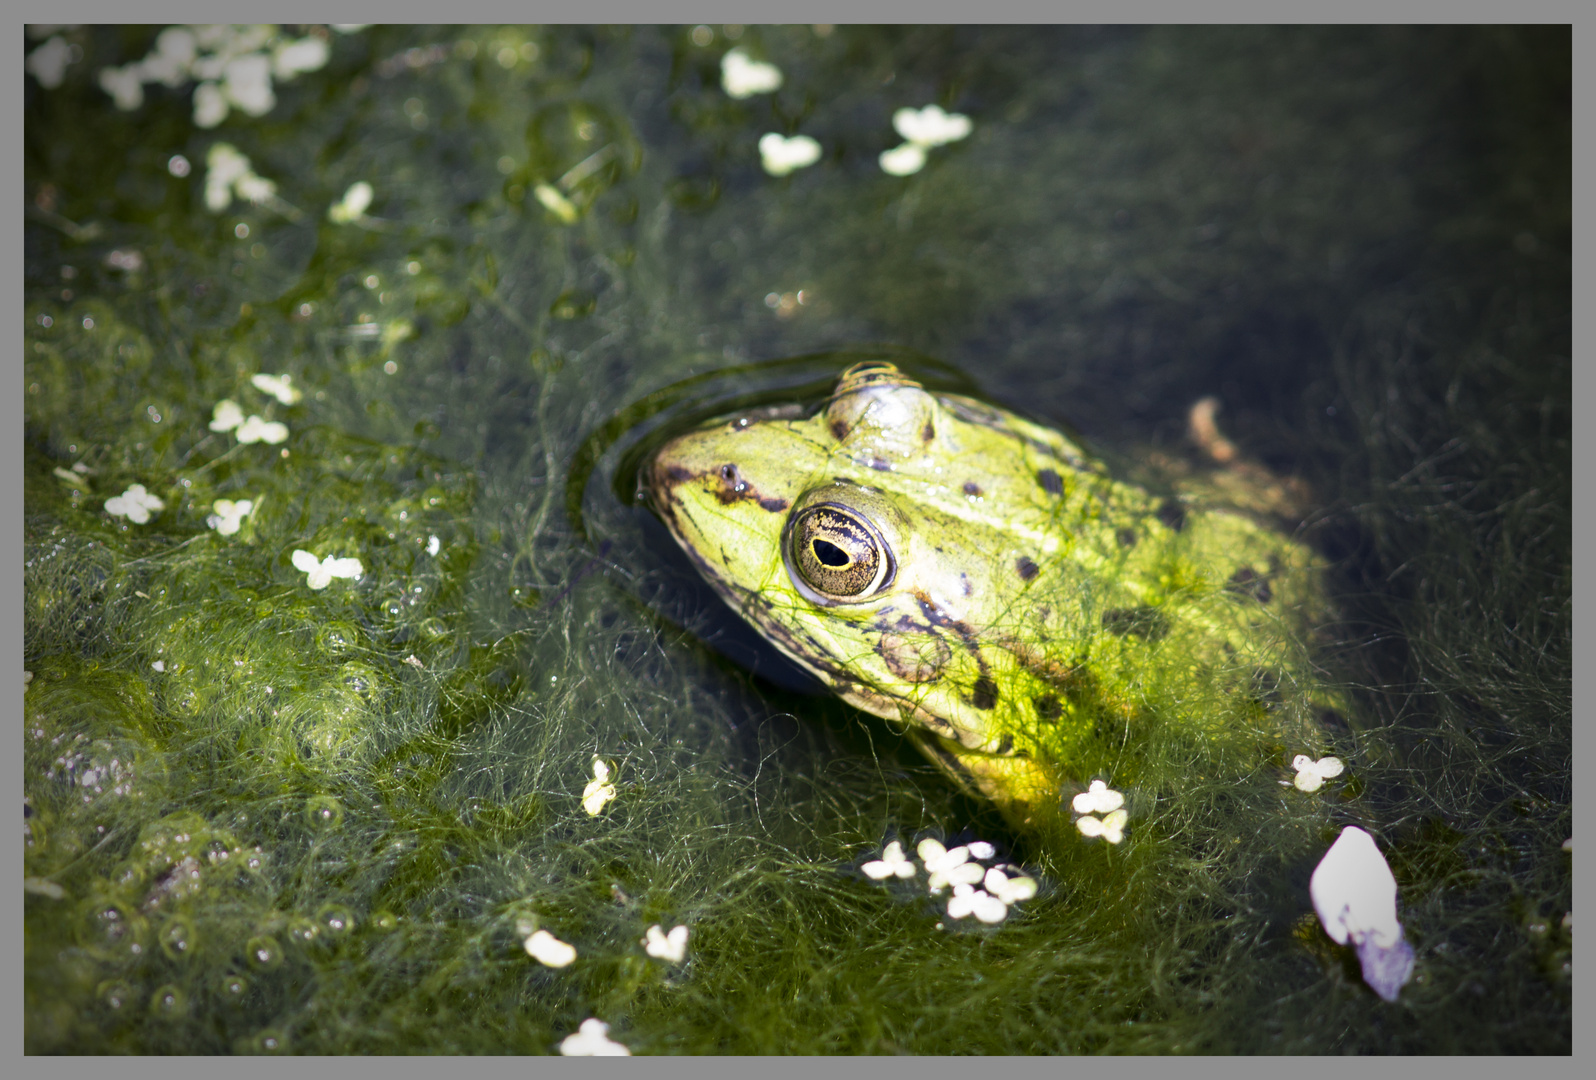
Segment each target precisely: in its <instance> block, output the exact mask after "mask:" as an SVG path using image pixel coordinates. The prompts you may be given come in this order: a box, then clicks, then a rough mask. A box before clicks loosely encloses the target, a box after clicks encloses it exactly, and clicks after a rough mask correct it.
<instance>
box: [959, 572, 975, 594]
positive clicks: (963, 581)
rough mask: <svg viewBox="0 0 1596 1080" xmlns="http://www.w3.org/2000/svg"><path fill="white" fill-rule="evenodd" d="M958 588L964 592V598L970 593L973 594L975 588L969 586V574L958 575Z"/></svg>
mask: <svg viewBox="0 0 1596 1080" xmlns="http://www.w3.org/2000/svg"><path fill="white" fill-rule="evenodd" d="M959 586H960V587H961V588H962V589H963V590H964V595H965V596H969V595H970V594H971V593H973V592H974V591H975V587H974V586H973V585H971V584H970V575H969V574H960V575H959Z"/></svg>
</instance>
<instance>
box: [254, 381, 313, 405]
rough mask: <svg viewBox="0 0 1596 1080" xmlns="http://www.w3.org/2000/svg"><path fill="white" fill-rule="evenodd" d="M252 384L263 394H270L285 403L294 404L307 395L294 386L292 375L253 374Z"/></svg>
mask: <svg viewBox="0 0 1596 1080" xmlns="http://www.w3.org/2000/svg"><path fill="white" fill-rule="evenodd" d="M249 381H250V385H252V386H253V387H254V388H255V389H257V390H259V391H260V392H261V393H263V394H270V395H271V396H272V397H274V398H276V399H277V400H278V401H280V402H282V403H283V404H284V405H292V404H294V403H295V402H297V401H298V400H299V399H300V398H302V397H304V396H305V395H304V394H302V393H300V391H299V390H297V389H295V387H294V377H293V376H292V375H251V376H250V377H249Z"/></svg>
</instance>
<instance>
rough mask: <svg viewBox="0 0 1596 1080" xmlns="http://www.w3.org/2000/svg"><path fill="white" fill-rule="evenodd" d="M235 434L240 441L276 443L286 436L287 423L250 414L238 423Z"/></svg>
mask: <svg viewBox="0 0 1596 1080" xmlns="http://www.w3.org/2000/svg"><path fill="white" fill-rule="evenodd" d="M235 434H237V435H238V441H239V442H241V443H258V442H265V443H271V444H273V445H276V444H277V443H280V442H282V441H283V440H284V439H286V438H288V425H287V424H283V423H279V422H278V421H276V420H262V419H261V418H260V417H258V416H251V417H249V418H248V419H246V420H245V421H244V422H243V423H242V424H239V425H238V431H237V432H236V433H235Z"/></svg>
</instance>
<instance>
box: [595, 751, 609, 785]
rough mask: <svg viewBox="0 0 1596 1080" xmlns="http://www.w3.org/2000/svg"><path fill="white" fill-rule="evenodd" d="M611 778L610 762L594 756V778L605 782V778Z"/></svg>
mask: <svg viewBox="0 0 1596 1080" xmlns="http://www.w3.org/2000/svg"><path fill="white" fill-rule="evenodd" d="M609 778H610V766H609V763H608V762H606V761H605V760H604V759H603V758H601V757H596V756H595V757H594V758H593V779H595V780H597V781H599V782H600V783H603V782H604V781H605V780H608V779H609Z"/></svg>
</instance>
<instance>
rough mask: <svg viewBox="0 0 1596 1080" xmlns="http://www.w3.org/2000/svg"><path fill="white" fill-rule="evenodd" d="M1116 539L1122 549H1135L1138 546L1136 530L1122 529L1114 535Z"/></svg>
mask: <svg viewBox="0 0 1596 1080" xmlns="http://www.w3.org/2000/svg"><path fill="white" fill-rule="evenodd" d="M1114 539H1115V540H1118V541H1119V546H1120V547H1124V548H1133V547H1135V546H1136V530H1135V529H1121V530H1119V532H1117V533H1115V534H1114Z"/></svg>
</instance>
